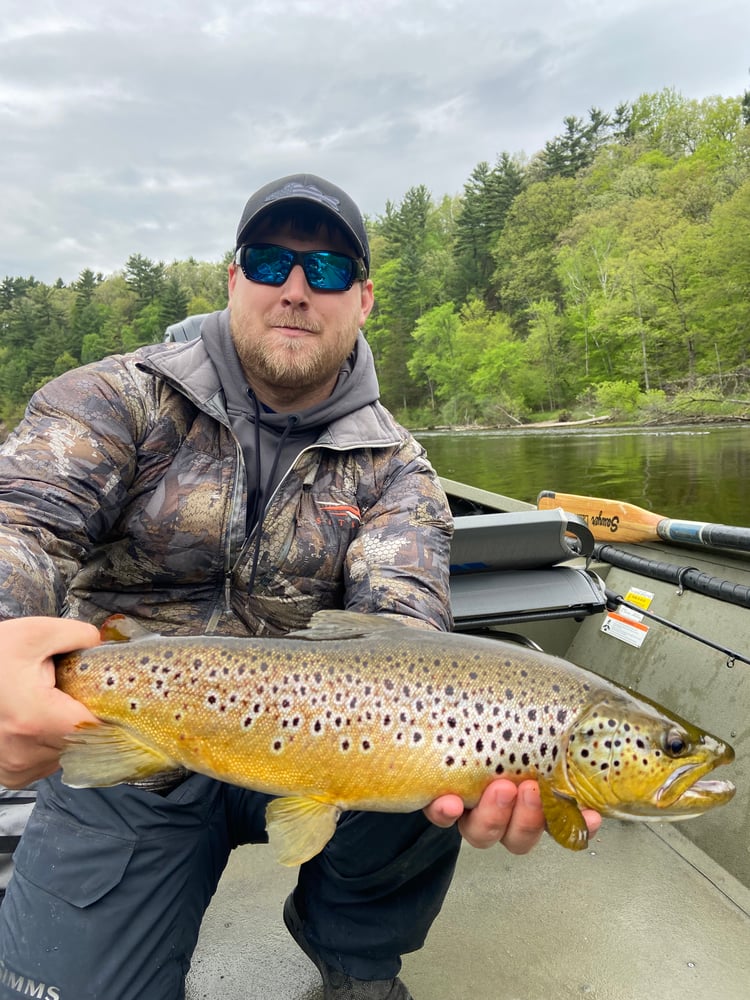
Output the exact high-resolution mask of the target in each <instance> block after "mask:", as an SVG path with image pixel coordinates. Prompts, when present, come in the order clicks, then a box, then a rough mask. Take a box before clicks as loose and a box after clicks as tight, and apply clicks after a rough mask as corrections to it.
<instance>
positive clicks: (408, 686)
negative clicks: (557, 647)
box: [57, 611, 734, 865]
mask: <svg viewBox="0 0 750 1000" xmlns="http://www.w3.org/2000/svg"><path fill="white" fill-rule="evenodd" d="M134 629H137V630H138V633H139V634H137V635H136V636H135V637H133V638H130V641H122V640H123V639H124V638H128V635H127V634H128V633H129V634H130V635H131V636H132V635H133V633H134ZM102 636H103V638H108V637H113V636H116V637H117V640H118V641H108V642H104V643H103V644H102V645H100V646H96V647H94V648H93V649H87V650H83V651H81V652H75V653H70V654H66V655H64V656H61V657H59V658H58V661H57V683H58V686H59V687H60V688H61V689H62V690H63V691H66V692H67V693H68V694H70V695H71V696H72V697H74V698H76V699H78V700H79V701H81V702H83V703H84V704H85V705H86V706H87V707H88V708H89V709H90V710H91V712H92V713H93V714H94V715H96V716H97V717H98V718H99V719H101V720H102V721H101V723H100V724H98V725H94V724H90V725H85V726H82V727H80V728H79V729H78V730H77V731H76V732H75V733H74V734H72V735H71V737H70V746H69V747H68V748H67V749H65V751H64V752H63V754H62V757H61V763H62V768H63V780H64V781H65V782H66V783H67V784H68V785H72V786H74V787H89V786H105V785H113V784H118V783H120V782H123V781H129V780H131V781H132V780H136V779H142V778H145V777H148V776H150V775H152V774H155V773H158V772H160V771H166V770H170V769H173V768H176V767H179V766H183V767H186V768H188V769H189V770H191V771H197V772H200V773H202V774H207V775H209V776H211V777H213V778H217V779H219V780H221V781H226V782H230V783H232V784H235V785H241V786H244V787H247V788H252V789H255V790H256V791H260V792H266V793H270V794H272V795H275V796H279V797H278V798H276V799H274V800H273V801H272V802H271V803H270V805H269V806H268V809H267V814H266V821H267V827H268V834H269V839H270V841H271V844H272V845H273V847H274V848H275V852H276V856H277V857H278V859H279V861H281V862H282V863H283V864H288V865H296V864H300V863H301V862H303V861H305V860H307V859H308V858H311V857H312V856H313V855H315V854H317V853H318V852H319V851H320V850H322V848H323V847H324V846H325V844H326V843H327V842H328V840H329V839H330V837H331V836H332V835H333V832H334V830H335V828H336V822H337V819H338V817H339V815H340V813H341V811H342V810H346V809H363V810H376V811H384V812H410V811H412V810H416V809H421V808H422V807H423V806H425V805H427V803H429V802H431V801H432V800H433V799H435V798H436V797H437V796H439V795H442V794H445V793H448V792H452V793H455V794H457V795H459V796H460V797H461V798H462V799H463V801H464V803H465V804H466V805H467V806H468V807H471V806H473V805H475V804H476V803H477V802H478V800H479V798H480V796H481V794H482V791H483V790H484V788H485V787H486V786H487V785H488V784H489V782H490V781H491V780H493V779H494V778H497V777H498V776H499V775H502V776H504V777H507V778H510V779H511V780H512V781H514V782H520V781H522V780H523V779H525V778H536V779H537V780H538V781H539V787H540V790H541V798H542V805H543V808H544V813H545V819H546V823H547V828H548V830H549V832H550V833H551V835H552V836H553V837H554V838H555V840H557V841H558V842H559V843H560V844H562V845H564V846H565V847H568V848H571V849H573V850H581V849H582V848H584V847H585V846H586V844H587V838H588V833H587V829H586V824H585V822H584V819H583V816H582V815H581V808H583V807H590V808H592V809H596V810H598V811H599V812H600V813H602V814H603V815H605V816H614V817H617V818H619V819H642V820H658V819H666V820H675V819H683V818H688V817H691V816H697V815H699V814H700V813H702V812H705V811H706V810H707V809H710V808H712V807H713V806H716V805H721V804H722V803H725V802H728V801H729V799H730V798H731V797H732V795H733V794H734V786H733V785H732V784H731V783H730V782H727V781H717V780H704V776H705V775H706V774H708V773H709V772H710V771H712V770H713V768H715V767H716V766H717V765H719V764H725V763H728V762H730V761H731V760H733V759H734V752H733V750H732V748H731V747H730V746H728V745H727V744H725V743H723V742H722V741H721V740H719V739H717V738H716V737H714V736H710V735H709V734H708V733H705V732H703V731H702V730H700V729H698V728H696V727H695V726H693V725H691V724H690V723H688V722H685V721H684V720H682V719H680V718H678V717H677V716H674V715H671V714H670V713H669V712H667V711H666V710H665V709H663V708H661V707H660V706H658V705H656V704H655V703H652V702H650V701H649V700H648V699H645V698H643V697H641V696H639V695H635V694H633V693H631V692H630V691H628V690H626V689H625V688H621V687H619V686H617V685H615V684H613V683H611V682H609V681H607V680H604V679H603V678H601V677H599V676H597V675H596V674H593V673H590V672H589V671H586V670H584V669H582V668H580V667H577V666H575V665H574V664H572V663H569V662H567V661H566V660H562V659H558V658H557V657H553V656H549V655H546V654H544V653H539V652H535V651H532V650H529V649H526V648H524V647H520V646H515V645H512V644H509V643H506V642H500V641H496V640H494V639H489V638H479V637H476V636H469V635H461V634H456V633H445V632H435V631H432V630H429V631H428V630H425V629H420V628H414V627H412V626H409V625H405V624H401V623H399V622H398V621H394V620H392V619H389V618H384V617H378V616H376V615H364V614H357V613H353V612H346V611H321V612H318V613H317V614H316V615H314V616H313V618H312V619H311V622H310V626H309V628H307V629H305V630H302V631H300V632H294V633H290V634H289V635H287V636H284V637H282V638H273V639H270V638H257V639H252V638H251V639H237V638H224V637H216V636H167V637H162V636H158V635H155V634H152V633H143V632H142V630H140V629H139V627H138V626H135V624H134V623H132V622H129V620H128V619H124V618H122V616H115V617H114V619H110V622H109V624H108V623H105V627H104V629H103V631H102Z"/></svg>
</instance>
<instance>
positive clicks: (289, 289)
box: [281, 264, 310, 305]
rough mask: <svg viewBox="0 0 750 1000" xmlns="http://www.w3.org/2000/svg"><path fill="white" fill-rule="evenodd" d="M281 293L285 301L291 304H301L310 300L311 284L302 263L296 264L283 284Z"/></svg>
mask: <svg viewBox="0 0 750 1000" xmlns="http://www.w3.org/2000/svg"><path fill="white" fill-rule="evenodd" d="M281 295H282V298H283V299H284V301H286V302H289V303H290V304H295V305H300V304H303V303H306V302H307V301H308V299H309V297H310V286H309V285H308V283H307V278H306V277H305V272H304V271H303V270H302V265H301V264H295V265H294V267H293V268H292V270H291V271H290V272H289V277H288V278H287V279H286V281H285V282H284V284H283V285H282V286H281Z"/></svg>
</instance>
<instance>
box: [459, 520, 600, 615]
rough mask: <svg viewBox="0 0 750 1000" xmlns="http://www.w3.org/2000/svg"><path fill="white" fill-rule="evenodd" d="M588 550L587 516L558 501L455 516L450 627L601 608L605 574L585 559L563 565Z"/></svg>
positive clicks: (590, 612)
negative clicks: (537, 506) (564, 508)
mask: <svg viewBox="0 0 750 1000" xmlns="http://www.w3.org/2000/svg"><path fill="white" fill-rule="evenodd" d="M550 515H551V516H550ZM593 551H594V537H593V535H592V534H591V532H590V531H589V529H588V527H587V526H586V524H585V522H584V521H583V520H582V519H580V518H578V517H575V516H574V515H570V514H566V513H565V512H564V511H562V510H560V509H554V510H529V511H517V512H512V513H496V514H475V515H468V516H466V517H457V518H456V519H455V533H454V536H453V542H452V545H451V579H450V586H451V606H452V610H453V618H454V622H455V625H454V628H455V630H456V631H457V632H461V631H464V632H466V631H471V630H474V629H478V628H487V627H490V626H503V627H504V626H506V625H512V624H519V623H523V622H534V621H544V620H547V619H553V618H576V619H582V618H585V617H587V616H588V615H594V614H601V613H602V612H604V610H605V608H606V603H607V601H606V595H605V591H604V584H603V582H602V581H601V580H600V579H599V577H598V576H597V575H596V573H593V572H592V571H590V570H588V569H587V568H585V566H583V565H575V566H572V565H566V564H567V563H570V561H571V560H574V559H578V560H579V561H580V559H581V558H582V557H583V558H587V557H589V556H590V555H591V554H592V553H593Z"/></svg>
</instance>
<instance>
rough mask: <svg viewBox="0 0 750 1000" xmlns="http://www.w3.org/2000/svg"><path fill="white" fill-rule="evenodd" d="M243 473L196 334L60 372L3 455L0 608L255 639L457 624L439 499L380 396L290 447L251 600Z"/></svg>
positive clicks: (447, 532)
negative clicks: (345, 613)
mask: <svg viewBox="0 0 750 1000" xmlns="http://www.w3.org/2000/svg"><path fill="white" fill-rule="evenodd" d="M245 482H246V480H245V472H244V466H243V464H242V455H241V451H240V449H239V447H238V445H237V442H236V441H235V439H234V437H233V435H232V432H231V430H230V427H229V421H228V419H227V415H226V411H225V408H224V403H223V394H222V391H221V386H220V385H219V382H218V378H217V375H216V371H215V369H214V367H213V365H212V364H211V362H210V360H209V358H208V356H207V354H206V350H205V347H204V345H203V343H202V341H200V340H196V341H192V342H189V343H185V344H177V345H175V344H169V345H156V346H151V347H147V348H142V349H140V350H139V351H136V352H134V353H133V354H129V355H118V356H114V357H110V358H106V359H104V360H103V361H101V362H97V363H95V364H93V365H88V366H85V367H83V368H79V369H76V370H73V371H70V372H67V373H66V374H65V375H63V376H61V377H60V378H57V379H55V380H54V381H53V382H50V383H48V384H47V385H46V386H45V387H44V388H43V389H41V390H40V391H39V392H38V393H37V394H36V395H35V396H34V398H33V399H32V401H31V403H30V405H29V409H28V411H27V414H26V416H25V418H24V420H23V421H22V422H21V424H20V425H19V426H18V428H17V429H16V430H15V431H14V432H13V434H12V435H11V436H10V437H9V438H8V440H7V441H6V442H5V444H4V445H3V448H2V450H0V581H1V583H2V591H1V592H0V593H1V595H2V596H1V597H0V618H9V617H18V616H26V615H59V614H67V615H70V616H72V617H76V618H82V619H85V620H88V621H93V622H95V623H97V624H99V623H100V622H101V621H102V620H103V619H104V618H105V617H107V616H108V615H109V614H111V613H113V612H121V613H125V614H128V615H130V616H132V617H134V618H138V619H141V620H142V621H143V623H144V624H145V625H146V626H147V627H151V628H156V627H158V628H159V629H161V630H162V631H164V632H173V633H200V632H211V633H222V634H233V635H246V634H250V635H257V634H263V633H265V634H279V633H281V632H284V631H287V630H288V629H290V628H295V627H299V626H300V625H302V624H303V623H304V622H305V621H306V620H307V619H308V618H309V617H310V615H311V614H312V613H313V612H314V611H316V610H318V609H320V608H329V607H347V608H350V609H352V610H359V611H368V612H376V613H386V614H387V613H393V614H405V615H408V616H411V617H413V618H415V619H417V620H418V621H420V622H422V623H426V624H430V625H432V626H434V627H437V628H449V627H450V625H451V621H450V610H449V591H448V564H449V547H450V536H451V529H452V525H451V519H450V513H449V511H448V508H447V504H446V499H445V496H444V494H443V491H442V489H441V487H440V485H439V482H438V481H437V478H436V476H435V473H434V471H433V469H432V468H431V466H430V465H429V463H428V461H427V460H426V458H425V456H424V452H423V450H422V448H421V447H420V445H419V444H418V443H417V442H416V441H415V440H414V439H413V438H412V437H411V436H410V435H409V434H408V433H407V432H406V431H405V430H404V429H403V428H401V427H399V426H398V424H396V423H395V421H394V420H393V418H392V417H391V415H390V414H389V413H388V411H386V410H385V409H384V408H383V407H382V406H381V405H380V404H379V403H374V404H371V405H369V406H365V407H363V408H362V409H360V410H358V411H356V412H355V413H353V414H350V415H349V416H347V417H345V418H343V419H341V420H339V421H334V422H333V423H331V424H330V425H329V427H328V428H327V430H326V431H325V432H324V433H323V434H322V436H321V437H320V438H319V439H318V441H317V442H316V443H315V444H314V445H313V446H311V447H308V448H306V449H304V450H303V451H302V452H301V453H300V454H299V455H298V456H297V459H296V461H295V462H294V464H293V466H292V468H291V469H290V470H289V471H288V472H287V474H286V476H285V477H284V479H283V480H282V482H281V483H280V485H279V486H278V487H277V489H276V491H275V493H274V495H273V496H272V498H271V499H270V501H269V503H268V506H267V508H266V515H265V518H264V521H263V528H262V536H261V540H260V550H259V562H258V568H257V573H256V577H255V583H254V587H253V591H252V593H248V581H249V579H250V577H251V567H252V561H253V555H254V540H253V539H248V538H247V537H246V527H245V506H246V504H245V494H246V485H245Z"/></svg>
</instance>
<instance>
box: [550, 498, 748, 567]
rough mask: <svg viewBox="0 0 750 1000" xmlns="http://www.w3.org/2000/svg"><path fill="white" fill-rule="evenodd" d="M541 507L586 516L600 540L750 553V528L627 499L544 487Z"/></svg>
mask: <svg viewBox="0 0 750 1000" xmlns="http://www.w3.org/2000/svg"><path fill="white" fill-rule="evenodd" d="M537 507H538V509H539V510H549V509H551V508H553V507H562V508H563V509H564V510H566V511H567V512H568V513H569V514H577V515H578V516H579V517H582V518H583V519H584V521H585V522H586V524H587V525H588V527H589V530H590V531H591V533H592V535H593V536H594V538H595V539H596V540H597V541H598V542H603V541H606V540H608V539H609V540H614V541H617V542H655V541H660V540H661V541H664V542H676V543H679V544H682V543H688V544H690V545H702V546H704V547H705V548H722V549H736V550H737V551H739V552H750V528H741V527H735V526H733V525H729V524H709V523H707V522H705V521H679V520H676V519H675V518H670V517H665V516H664V515H663V514H655V513H653V511H650V510H644V508H643V507H636V506H635V504H632V503H625V501H623V500H605V499H602V498H601V497H586V496H577V495H576V494H573V493H555V492H553V491H551V490H543V491H542V492H541V493H540V494H539V496H538V497H537Z"/></svg>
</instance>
